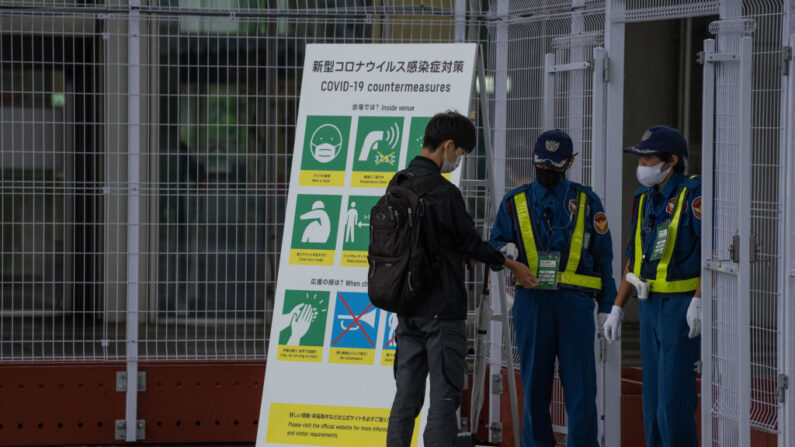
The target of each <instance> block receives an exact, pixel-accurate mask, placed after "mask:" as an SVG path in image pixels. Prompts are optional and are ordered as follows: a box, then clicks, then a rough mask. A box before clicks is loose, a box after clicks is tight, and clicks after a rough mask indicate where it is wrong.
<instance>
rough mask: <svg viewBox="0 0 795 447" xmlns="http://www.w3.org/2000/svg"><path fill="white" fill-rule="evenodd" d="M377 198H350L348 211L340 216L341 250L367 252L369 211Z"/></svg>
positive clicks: (368, 243)
mask: <svg viewBox="0 0 795 447" xmlns="http://www.w3.org/2000/svg"><path fill="white" fill-rule="evenodd" d="M378 199H380V197H378V196H350V198H348V209H347V210H345V211H344V213H343V215H342V223H341V224H340V225H342V249H343V250H345V251H367V248H368V246H369V245H370V210H371V209H372V208H373V206H375V204H376V202H378Z"/></svg>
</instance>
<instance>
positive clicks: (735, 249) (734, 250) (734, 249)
mask: <svg viewBox="0 0 795 447" xmlns="http://www.w3.org/2000/svg"><path fill="white" fill-rule="evenodd" d="M729 258H731V261H732V262H734V263H736V264H739V263H740V235H739V234H735V235H734V236H732V243H731V245H729Z"/></svg>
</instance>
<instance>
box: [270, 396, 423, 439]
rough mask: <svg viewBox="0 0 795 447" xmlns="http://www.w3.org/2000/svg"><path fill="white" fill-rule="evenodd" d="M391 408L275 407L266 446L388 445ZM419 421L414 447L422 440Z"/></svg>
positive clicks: (292, 405)
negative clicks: (387, 431)
mask: <svg viewBox="0 0 795 447" xmlns="http://www.w3.org/2000/svg"><path fill="white" fill-rule="evenodd" d="M389 411H390V409H389V408H360V407H338V406H331V405H301V404H282V403H272V404H271V406H270V415H269V416H268V431H267V433H266V435H265V442H267V443H273V444H293V445H319V446H328V447H353V446H363V447H364V446H367V447H369V446H379V445H386V429H387V425H388V424H389ZM419 427H420V423H419V417H417V420H416V422H415V424H414V435H413V436H412V438H411V445H412V447H413V446H416V445H417V440H418V439H419Z"/></svg>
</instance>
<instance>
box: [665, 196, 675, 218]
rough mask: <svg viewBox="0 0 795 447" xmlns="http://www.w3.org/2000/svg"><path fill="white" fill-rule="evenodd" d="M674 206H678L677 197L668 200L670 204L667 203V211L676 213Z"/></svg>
mask: <svg viewBox="0 0 795 447" xmlns="http://www.w3.org/2000/svg"><path fill="white" fill-rule="evenodd" d="M674 208H676V197H674V198H673V199H671V200H669V201H668V204H667V205H665V212H666V213H668V214H673V213H674Z"/></svg>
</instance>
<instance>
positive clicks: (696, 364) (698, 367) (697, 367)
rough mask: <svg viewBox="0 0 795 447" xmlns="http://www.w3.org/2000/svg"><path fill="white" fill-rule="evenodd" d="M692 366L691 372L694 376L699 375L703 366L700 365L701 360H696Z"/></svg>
mask: <svg viewBox="0 0 795 447" xmlns="http://www.w3.org/2000/svg"><path fill="white" fill-rule="evenodd" d="M693 366H694V367H693V371H695V373H696V374H701V370H702V368H703V367H704V364H703V363H701V360H696V362H695V363H693Z"/></svg>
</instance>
